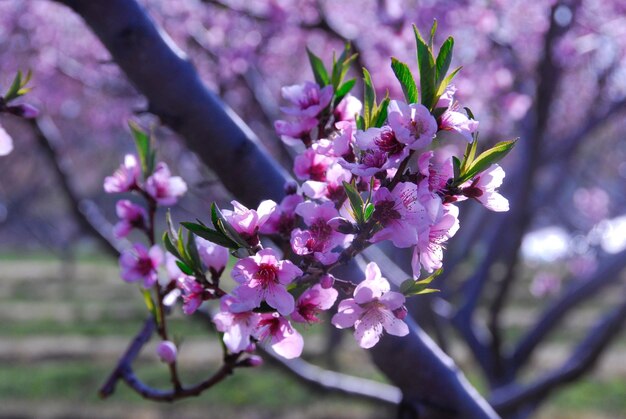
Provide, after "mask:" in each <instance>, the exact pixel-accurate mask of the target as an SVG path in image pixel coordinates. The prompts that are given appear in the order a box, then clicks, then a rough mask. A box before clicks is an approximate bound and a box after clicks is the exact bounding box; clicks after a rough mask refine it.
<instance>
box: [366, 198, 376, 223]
mask: <svg viewBox="0 0 626 419" xmlns="http://www.w3.org/2000/svg"><path fill="white" fill-rule="evenodd" d="M374 209H375V207H374V204H372V203H371V202H370V203H369V204H367V205H366V206H365V211H364V212H363V218H364V221H365V222H368V221H369V219H370V218H372V214H374Z"/></svg>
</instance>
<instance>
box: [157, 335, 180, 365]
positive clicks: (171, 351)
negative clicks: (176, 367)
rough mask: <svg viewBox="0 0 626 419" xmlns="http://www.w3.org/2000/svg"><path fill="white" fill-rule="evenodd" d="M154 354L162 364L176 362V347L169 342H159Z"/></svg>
mask: <svg viewBox="0 0 626 419" xmlns="http://www.w3.org/2000/svg"><path fill="white" fill-rule="evenodd" d="M156 353H157V355H158V356H159V358H160V359H161V361H162V362H165V363H167V364H171V363H173V362H175V361H176V345H174V344H173V343H172V342H170V341H169V340H164V341H162V342H160V343H159V345H158V346H157V348H156Z"/></svg>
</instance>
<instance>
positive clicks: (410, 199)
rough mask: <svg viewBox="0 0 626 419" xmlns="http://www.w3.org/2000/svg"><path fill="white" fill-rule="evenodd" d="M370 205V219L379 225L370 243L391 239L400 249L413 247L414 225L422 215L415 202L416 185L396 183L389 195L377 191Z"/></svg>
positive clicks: (416, 201)
mask: <svg viewBox="0 0 626 419" xmlns="http://www.w3.org/2000/svg"><path fill="white" fill-rule="evenodd" d="M373 203H374V213H373V214H372V218H373V219H374V220H375V221H376V222H378V223H380V225H381V226H382V230H379V231H378V232H376V233H375V234H374V236H373V237H372V239H371V241H372V242H373V243H376V242H379V241H382V240H391V241H392V242H393V244H394V246H396V247H400V248H403V247H410V246H413V245H414V244H417V241H418V237H417V236H418V235H417V228H418V223H419V220H420V219H423V218H425V217H426V214H425V209H424V208H423V207H422V205H421V204H420V203H419V202H418V200H417V185H416V184H414V183H408V182H402V183H398V185H397V186H396V187H395V188H394V189H393V191H392V192H389V190H388V189H387V188H380V189H378V190H377V191H376V192H375V193H374V198H373Z"/></svg>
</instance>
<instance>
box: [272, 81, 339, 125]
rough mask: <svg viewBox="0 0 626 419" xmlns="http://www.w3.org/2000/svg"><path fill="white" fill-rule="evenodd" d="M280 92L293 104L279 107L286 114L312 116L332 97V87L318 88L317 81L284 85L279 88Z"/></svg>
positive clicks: (322, 108) (328, 102)
mask: <svg viewBox="0 0 626 419" xmlns="http://www.w3.org/2000/svg"><path fill="white" fill-rule="evenodd" d="M281 94H282V96H283V98H285V99H286V100H288V101H289V102H291V103H292V105H293V106H290V107H281V108H280V110H281V111H283V112H284V113H286V114H287V115H294V116H298V117H314V116H317V115H319V113H320V112H322V111H323V110H324V109H325V108H326V107H327V106H328V105H329V104H330V100H331V99H332V97H333V87H332V86H326V87H324V88H321V89H320V86H319V85H318V84H317V83H313V82H310V81H307V82H305V83H304V84H296V85H293V86H285V87H283V88H282V89H281Z"/></svg>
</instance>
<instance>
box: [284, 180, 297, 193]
mask: <svg viewBox="0 0 626 419" xmlns="http://www.w3.org/2000/svg"><path fill="white" fill-rule="evenodd" d="M296 193H298V184H297V183H296V182H295V181H293V180H289V181H287V182H285V195H294V194H296Z"/></svg>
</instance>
